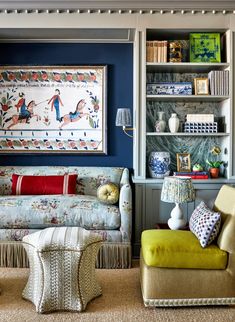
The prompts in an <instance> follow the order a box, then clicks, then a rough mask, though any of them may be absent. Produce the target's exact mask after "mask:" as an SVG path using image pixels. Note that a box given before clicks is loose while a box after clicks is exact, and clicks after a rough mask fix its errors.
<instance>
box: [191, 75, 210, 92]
mask: <svg viewBox="0 0 235 322" xmlns="http://www.w3.org/2000/svg"><path fill="white" fill-rule="evenodd" d="M194 88H195V95H209V80H208V78H205V77H200V78H194Z"/></svg>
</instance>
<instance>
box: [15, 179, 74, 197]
mask: <svg viewBox="0 0 235 322" xmlns="http://www.w3.org/2000/svg"><path fill="white" fill-rule="evenodd" d="M76 180H77V174H64V175H54V176H36V175H25V176H22V175H18V174H13V175H12V194H13V195H61V194H63V195H67V194H75V193H76Z"/></svg>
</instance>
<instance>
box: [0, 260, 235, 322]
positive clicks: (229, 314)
mask: <svg viewBox="0 0 235 322" xmlns="http://www.w3.org/2000/svg"><path fill="white" fill-rule="evenodd" d="M96 273H97V276H98V280H99V283H100V285H101V287H102V295H101V296H99V297H97V298H96V299H95V300H94V301H91V302H90V303H89V304H88V305H87V308H86V311H84V312H82V313H72V312H54V313H51V314H47V315H39V314H38V313H36V312H35V307H34V305H33V304H32V303H30V302H28V301H25V300H23V299H22V297H21V293H22V290H23V288H24V286H25V284H26V282H27V279H28V274H29V269H26V268H0V276H1V278H0V287H1V289H2V294H1V295H0V321H1V322H9V321H17V322H44V321H45V322H52V321H53V322H76V321H79V322H114V321H118V322H133V321H136V322H144V321H148V322H233V321H234V320H235V306H234V307H232V306H231V307H196V308H192V307H188V308H185V307H183V308H179V307H178V308H145V307H144V305H143V300H142V296H141V291H140V284H139V268H138V267H137V266H135V268H131V269H128V270H121V269H119V270H116V269H113V270H106V269H98V270H96Z"/></svg>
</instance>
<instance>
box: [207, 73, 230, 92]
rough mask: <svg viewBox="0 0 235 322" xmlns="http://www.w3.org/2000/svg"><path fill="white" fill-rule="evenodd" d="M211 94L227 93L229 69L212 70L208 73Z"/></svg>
mask: <svg viewBox="0 0 235 322" xmlns="http://www.w3.org/2000/svg"><path fill="white" fill-rule="evenodd" d="M208 78H209V85H210V93H211V95H225V96H227V95H229V71H228V70H212V71H210V72H209V74H208Z"/></svg>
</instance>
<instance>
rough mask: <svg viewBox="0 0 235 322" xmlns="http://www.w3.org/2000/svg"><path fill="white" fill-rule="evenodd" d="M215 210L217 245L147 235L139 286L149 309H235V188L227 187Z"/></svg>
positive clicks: (184, 234) (187, 236)
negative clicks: (217, 216) (218, 219)
mask: <svg viewBox="0 0 235 322" xmlns="http://www.w3.org/2000/svg"><path fill="white" fill-rule="evenodd" d="M214 210H216V211H219V212H220V213H221V214H222V225H221V230H220V234H219V236H218V239H217V241H216V242H214V243H213V244H211V245H209V246H208V247H206V248H202V247H201V246H200V243H199V241H198V240H197V238H196V237H195V236H194V234H193V233H192V232H190V231H179V230H178V231H173V230H147V231H144V232H143V233H142V240H141V244H142V245H141V255H140V280H141V289H142V296H143V301H144V304H145V306H187V305H190V306H191V305H228V304H235V188H233V187H231V186H228V185H224V186H223V187H222V188H221V189H220V191H219V193H218V196H217V198H216V200H215V205H214Z"/></svg>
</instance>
